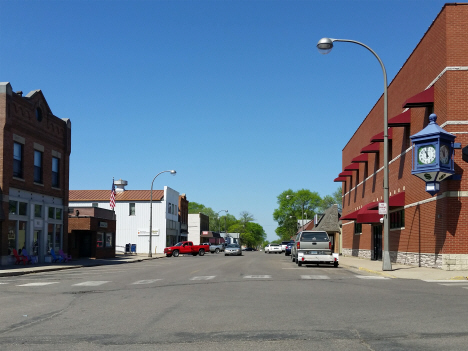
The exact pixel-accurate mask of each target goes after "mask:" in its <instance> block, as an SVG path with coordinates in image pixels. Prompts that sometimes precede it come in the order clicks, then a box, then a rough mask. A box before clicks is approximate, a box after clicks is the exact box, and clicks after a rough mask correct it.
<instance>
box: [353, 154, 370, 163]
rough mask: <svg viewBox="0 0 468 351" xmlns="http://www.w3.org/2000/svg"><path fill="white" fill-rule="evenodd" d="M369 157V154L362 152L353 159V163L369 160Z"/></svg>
mask: <svg viewBox="0 0 468 351" xmlns="http://www.w3.org/2000/svg"><path fill="white" fill-rule="evenodd" d="M368 159H369V155H367V154H361V155H359V156H356V157H355V158H353V159H352V160H351V162H352V163H359V162H367V161H368Z"/></svg>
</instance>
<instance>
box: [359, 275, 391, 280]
mask: <svg viewBox="0 0 468 351" xmlns="http://www.w3.org/2000/svg"><path fill="white" fill-rule="evenodd" d="M356 277H357V278H359V279H381V280H384V279H390V278H387V277H381V276H373V275H357V276H356Z"/></svg>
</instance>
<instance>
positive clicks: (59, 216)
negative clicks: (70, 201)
mask: <svg viewBox="0 0 468 351" xmlns="http://www.w3.org/2000/svg"><path fill="white" fill-rule="evenodd" d="M55 219H62V209H61V208H56V209H55Z"/></svg>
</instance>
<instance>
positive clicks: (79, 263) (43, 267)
mask: <svg viewBox="0 0 468 351" xmlns="http://www.w3.org/2000/svg"><path fill="white" fill-rule="evenodd" d="M162 257H166V256H165V255H164V254H153V257H148V254H141V255H140V254H136V255H131V254H128V255H125V254H123V253H120V252H117V253H116V254H115V257H114V258H101V259H92V258H78V259H76V260H72V261H71V262H64V263H39V264H28V265H26V266H25V265H22V264H20V265H14V264H12V265H9V266H0V277H9V276H16V275H23V274H30V273H41V272H49V271H59V270H63V269H73V268H82V267H93V266H103V265H115V264H122V263H133V262H141V261H144V260H153V259H158V258H162Z"/></svg>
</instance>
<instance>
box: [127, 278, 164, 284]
mask: <svg viewBox="0 0 468 351" xmlns="http://www.w3.org/2000/svg"><path fill="white" fill-rule="evenodd" d="M159 280H162V279H147V280H138V281H136V282H135V283H132V284H151V283H154V282H157V281H159Z"/></svg>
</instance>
